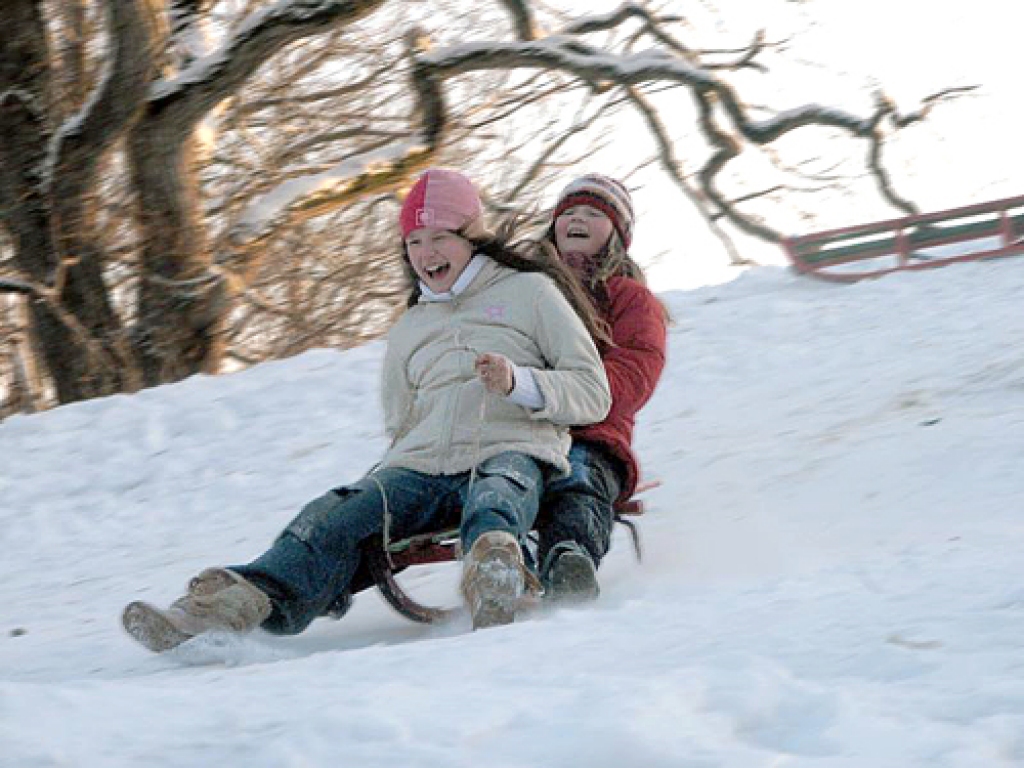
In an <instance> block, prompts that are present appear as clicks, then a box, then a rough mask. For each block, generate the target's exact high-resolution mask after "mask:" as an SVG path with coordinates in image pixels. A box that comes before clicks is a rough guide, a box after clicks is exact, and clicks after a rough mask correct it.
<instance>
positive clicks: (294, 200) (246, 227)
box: [232, 140, 434, 246]
mask: <svg viewBox="0 0 1024 768" xmlns="http://www.w3.org/2000/svg"><path fill="white" fill-rule="evenodd" d="M433 151H434V150H433V148H432V147H431V145H430V144H429V143H428V142H425V141H419V140H412V141H403V142H396V143H390V142H389V143H388V144H387V145H386V146H384V147H379V148H377V149H374V150H371V151H369V152H363V153H360V154H358V155H356V156H354V157H351V158H349V159H347V160H344V161H343V162H341V163H339V164H338V165H336V166H335V167H333V168H331V169H330V170H328V171H324V172H322V173H317V174H313V175H310V176H303V177H300V178H295V179H289V180H288V181H286V182H284V183H283V184H281V185H279V186H278V187H277V188H276V189H274V190H272V191H271V192H269V193H267V194H265V195H263V196H262V197H261V198H259V199H257V200H255V201H253V202H252V203H250V204H249V205H248V206H247V207H246V208H245V209H244V210H243V211H242V214H241V215H240V216H239V218H238V220H237V222H236V223H235V225H234V227H232V240H233V241H234V242H235V243H236V244H237V245H244V246H251V245H254V244H255V243H256V242H257V241H259V240H260V239H262V238H264V237H266V236H267V235H268V234H270V232H272V231H273V230H274V229H276V228H277V227H278V226H279V225H280V224H281V223H283V222H284V221H302V220H305V219H308V218H311V217H313V216H318V215H320V214H323V213H326V212H328V211H331V210H335V209H337V208H339V207H341V206H343V205H346V204H347V203H349V202H351V201H353V200H356V199H358V198H360V197H363V196H364V195H366V194H367V193H369V192H384V191H387V190H390V189H395V188H397V187H400V186H402V185H404V184H405V183H407V181H408V179H409V177H410V176H411V175H412V174H413V173H415V172H416V171H418V170H421V169H422V168H424V167H426V166H427V165H428V164H429V161H430V158H431V157H432V156H433Z"/></svg>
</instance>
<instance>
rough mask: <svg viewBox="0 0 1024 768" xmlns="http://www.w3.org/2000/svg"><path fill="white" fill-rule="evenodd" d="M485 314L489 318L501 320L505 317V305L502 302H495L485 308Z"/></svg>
mask: <svg viewBox="0 0 1024 768" xmlns="http://www.w3.org/2000/svg"><path fill="white" fill-rule="evenodd" d="M484 314H485V315H487V319H488V320H501V319H502V318H503V317H505V307H503V306H502V305H500V304H495V305H492V306H490V307H487V309H485V310H484Z"/></svg>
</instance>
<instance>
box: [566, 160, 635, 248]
mask: <svg viewBox="0 0 1024 768" xmlns="http://www.w3.org/2000/svg"><path fill="white" fill-rule="evenodd" d="M574 205H589V206H590V207H592V208H596V209H597V210H599V211H601V213H603V214H604V215H605V216H607V217H608V218H609V219H611V222H612V226H614V227H615V231H616V232H618V233H619V238H620V239H621V240H622V246H623V247H624V248H626V249H627V250H628V249H629V244H630V243H631V242H632V241H633V223H634V221H635V217H634V214H633V201H632V199H631V198H630V196H629V190H628V189H626V188H625V187H624V186H623V185H622V183H621V182H618V181H616V180H615V179H611V178H608V177H607V176H602V175H601V174H599V173H588V174H587V175H586V176H580V177H579V178H578V179H576V180H575V181H573V182H572V183H571V184H569V186H567V187H566V188H565V189H563V190H562V193H561V194H560V195H559V196H558V204H557V205H555V210H554V213H552V215H551V219H552V220H554V219H557V218H558V217H559V216H561V215H562V212H563V211H565V210H566V209H568V208H572V207H573V206H574Z"/></svg>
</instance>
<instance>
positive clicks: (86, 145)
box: [42, 3, 154, 197]
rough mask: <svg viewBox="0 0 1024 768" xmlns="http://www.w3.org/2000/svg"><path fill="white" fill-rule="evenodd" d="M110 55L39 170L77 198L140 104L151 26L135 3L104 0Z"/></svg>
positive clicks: (150, 59)
mask: <svg viewBox="0 0 1024 768" xmlns="http://www.w3.org/2000/svg"><path fill="white" fill-rule="evenodd" d="M106 8H107V23H108V26H109V29H110V39H111V47H112V48H113V55H112V57H111V59H110V60H109V61H108V62H107V63H106V65H105V67H104V70H103V73H102V75H101V77H100V80H99V83H98V84H97V86H96V88H95V89H94V90H93V91H92V93H91V94H90V97H89V99H88V101H87V102H86V103H85V105H84V106H83V107H82V109H81V110H80V111H79V112H78V113H77V114H75V115H72V116H71V117H70V118H69V119H68V120H67V121H66V122H65V123H64V124H63V125H62V126H60V128H59V129H58V130H57V131H56V132H55V133H54V135H53V138H52V139H51V141H50V150H49V153H48V156H47V158H46V162H45V165H44V167H43V169H42V171H43V182H44V185H46V186H47V187H50V186H56V185H60V186H61V187H62V189H61V190H60V191H59V194H60V195H61V196H62V197H77V196H79V195H80V194H81V192H82V190H84V189H85V188H86V187H87V186H88V185H89V184H90V183H91V181H92V176H93V173H94V172H95V169H96V167H97V164H98V163H99V160H100V158H101V157H102V156H103V153H104V152H105V151H106V150H107V149H108V148H109V147H110V146H111V145H112V144H113V143H114V142H115V141H117V139H118V138H119V137H120V136H121V134H122V133H123V132H124V131H125V130H126V129H127V128H128V125H129V123H130V122H131V120H132V119H133V118H134V117H135V116H137V115H138V114H139V112H140V110H141V108H142V105H143V103H144V102H143V95H144V94H145V91H146V84H147V82H148V80H149V78H150V76H151V74H152V72H153V69H154V60H153V57H152V53H151V51H150V49H151V47H152V44H153V32H154V30H153V28H152V26H151V25H150V23H149V22H150V21H151V20H150V19H148V18H147V17H146V15H145V12H144V11H143V10H142V9H141V8H140V7H139V4H138V3H107V4H106Z"/></svg>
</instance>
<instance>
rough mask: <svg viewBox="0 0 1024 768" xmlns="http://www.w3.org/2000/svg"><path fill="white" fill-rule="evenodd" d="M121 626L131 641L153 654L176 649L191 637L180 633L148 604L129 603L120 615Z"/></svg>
mask: <svg viewBox="0 0 1024 768" xmlns="http://www.w3.org/2000/svg"><path fill="white" fill-rule="evenodd" d="M121 624H122V625H123V626H124V630H125V632H127V633H128V636H129V637H131V638H132V639H133V640H135V641H136V642H138V643H139V644H140V645H142V646H143V647H145V648H147V649H148V650H150V651H153V653H163V652H164V651H169V650H171V649H172V648H177V647H178V646H179V645H181V644H182V643H184V642H185V641H186V640H191V639H192V635H190V634H187V633H186V632H182V631H181V630H180V629H178V628H177V627H176V626H175V625H174V623H173V622H172V621H171V620H170V619H169V618H167V616H165V615H164V613H163V611H161V610H160V609H159V608H157V607H156V606H153V605H150V604H149V603H143V602H134V603H129V604H128V605H127V606H126V607H125V609H124V612H123V613H122V614H121Z"/></svg>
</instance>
